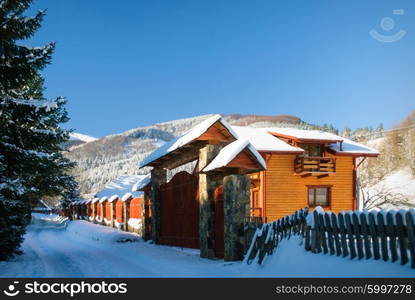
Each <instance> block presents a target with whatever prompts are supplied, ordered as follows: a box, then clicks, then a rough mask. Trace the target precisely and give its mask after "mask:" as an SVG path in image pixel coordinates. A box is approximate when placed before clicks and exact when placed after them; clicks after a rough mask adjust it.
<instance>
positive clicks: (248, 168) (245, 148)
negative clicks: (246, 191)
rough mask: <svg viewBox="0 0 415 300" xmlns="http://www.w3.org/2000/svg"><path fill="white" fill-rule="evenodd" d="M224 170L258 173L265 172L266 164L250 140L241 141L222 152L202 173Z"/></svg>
mask: <svg viewBox="0 0 415 300" xmlns="http://www.w3.org/2000/svg"><path fill="white" fill-rule="evenodd" d="M222 168H239V169H243V170H245V172H258V171H261V170H265V168H266V164H265V161H264V159H263V158H262V156H261V155H260V154H259V153H258V151H257V150H256V149H255V148H254V147H253V146H252V144H251V143H250V142H249V141H248V140H242V139H240V140H236V141H234V142H233V143H231V144H229V145H227V146H226V147H224V148H223V149H222V150H220V152H219V154H218V155H217V156H216V157H215V158H214V159H213V160H212V161H211V162H210V163H209V164H208V165H207V166H206V167H205V168H204V169H203V170H202V172H204V173H205V172H211V171H214V170H220V169H222Z"/></svg>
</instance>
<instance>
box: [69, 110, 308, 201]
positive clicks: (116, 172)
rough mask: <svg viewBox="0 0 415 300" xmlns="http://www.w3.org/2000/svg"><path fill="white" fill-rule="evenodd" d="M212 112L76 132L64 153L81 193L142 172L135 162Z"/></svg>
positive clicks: (270, 120) (248, 118) (266, 121)
mask: <svg viewBox="0 0 415 300" xmlns="http://www.w3.org/2000/svg"><path fill="white" fill-rule="evenodd" d="M210 116H212V115H203V116H197V117H192V118H187V119H180V120H174V121H169V122H164V123H159V124H154V125H150V126H146V127H141V128H135V129H131V130H128V131H126V132H123V133H120V134H113V135H109V136H106V137H103V138H100V139H94V138H91V137H86V138H84V136H83V135H75V136H74V139H75V138H78V139H79V140H81V142H80V143H78V144H76V147H74V145H71V146H70V147H68V148H69V152H68V153H66V154H65V155H66V156H67V157H68V158H69V159H71V160H73V161H75V162H77V163H78V166H77V167H76V168H75V170H74V172H73V174H74V175H75V176H76V178H77V180H78V183H79V186H80V189H81V194H82V195H84V196H90V195H92V194H95V193H96V192H98V191H99V190H100V189H101V188H103V187H104V186H105V185H106V184H108V183H109V182H111V181H112V180H114V179H116V178H118V177H120V176H123V175H142V174H146V173H148V172H149V169H138V167H137V164H138V162H139V161H140V160H142V159H143V158H144V157H146V156H147V155H148V154H149V153H150V152H152V151H153V150H154V149H156V148H158V147H160V146H161V145H162V144H164V143H165V142H166V141H169V140H171V139H173V138H174V137H176V136H179V135H181V134H183V133H184V132H185V131H187V130H188V129H189V128H191V127H193V126H195V125H196V124H198V123H200V122H201V121H203V120H204V119H206V118H208V117H210ZM225 118H226V120H227V121H228V122H230V123H231V124H236V125H252V126H261V125H266V126H269V125H270V124H271V125H272V124H281V123H289V124H291V125H293V124H302V123H303V122H302V121H301V120H300V119H299V118H297V117H294V116H287V115H277V116H257V115H227V116H225Z"/></svg>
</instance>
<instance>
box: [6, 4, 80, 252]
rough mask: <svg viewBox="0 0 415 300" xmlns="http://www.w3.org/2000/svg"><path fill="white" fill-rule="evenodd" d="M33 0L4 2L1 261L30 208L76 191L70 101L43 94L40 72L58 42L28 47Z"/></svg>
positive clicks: (34, 25) (13, 247)
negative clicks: (67, 153) (68, 146)
mask: <svg viewBox="0 0 415 300" xmlns="http://www.w3.org/2000/svg"><path fill="white" fill-rule="evenodd" d="M31 2H32V1H30V0H25V1H24V0H20V1H19V0H0V260H4V259H8V258H10V257H11V256H13V255H14V254H18V253H20V251H19V250H18V248H19V246H20V244H21V242H22V240H23V234H24V233H25V228H26V225H27V224H28V222H29V220H30V208H31V207H32V206H33V205H36V203H37V202H38V201H39V200H40V199H41V198H42V197H47V196H63V197H66V195H69V194H70V193H71V192H72V191H73V189H75V190H76V189H77V185H76V182H75V181H74V179H73V178H72V177H71V176H69V175H67V173H68V171H69V169H71V168H72V167H73V163H71V162H70V161H69V160H68V159H66V158H64V157H63V155H62V148H61V146H60V145H61V144H62V143H63V142H65V141H67V140H68V139H69V131H67V130H63V129H61V128H60V124H61V123H63V122H66V121H68V116H67V112H66V110H65V108H64V106H65V103H66V100H65V99H64V98H62V97H59V98H57V99H54V100H46V99H44V97H43V90H44V87H43V84H44V82H43V79H42V78H41V76H40V73H39V71H40V70H42V69H43V68H44V67H45V66H46V65H47V64H49V63H50V61H51V55H52V52H53V50H54V46H55V45H54V44H53V43H49V44H47V45H45V46H42V47H28V46H22V45H19V44H18V41H20V40H24V39H28V38H30V37H32V36H33V34H34V33H35V32H36V30H37V29H38V28H39V27H40V25H41V21H42V18H43V16H44V12H43V11H39V12H38V13H37V14H36V15H35V16H33V17H25V16H23V15H22V14H23V12H24V11H25V10H27V9H28V8H29V7H30V4H31Z"/></svg>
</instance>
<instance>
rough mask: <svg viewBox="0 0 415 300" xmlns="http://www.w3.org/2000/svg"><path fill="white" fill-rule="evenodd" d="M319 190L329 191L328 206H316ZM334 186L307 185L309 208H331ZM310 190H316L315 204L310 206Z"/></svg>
mask: <svg viewBox="0 0 415 300" xmlns="http://www.w3.org/2000/svg"><path fill="white" fill-rule="evenodd" d="M319 188H326V189H327V197H326V199H327V205H316V199H317V189H319ZM332 188H333V185H307V205H308V206H309V207H317V206H321V207H331V199H332V198H331V193H332ZM310 189H314V195H313V196H314V201H313V204H310Z"/></svg>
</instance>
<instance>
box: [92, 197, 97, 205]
mask: <svg viewBox="0 0 415 300" xmlns="http://www.w3.org/2000/svg"><path fill="white" fill-rule="evenodd" d="M98 201H99V198H94V199H92V201H91V202H92V204H94V203H97V202H98Z"/></svg>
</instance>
